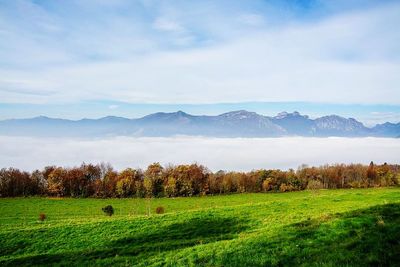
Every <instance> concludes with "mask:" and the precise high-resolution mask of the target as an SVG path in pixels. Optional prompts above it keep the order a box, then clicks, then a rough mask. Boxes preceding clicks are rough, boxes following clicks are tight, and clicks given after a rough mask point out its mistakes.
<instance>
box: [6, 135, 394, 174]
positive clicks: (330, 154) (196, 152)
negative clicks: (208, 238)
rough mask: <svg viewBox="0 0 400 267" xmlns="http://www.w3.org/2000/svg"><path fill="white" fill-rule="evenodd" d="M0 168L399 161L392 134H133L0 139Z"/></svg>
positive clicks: (263, 165) (258, 165) (214, 167)
mask: <svg viewBox="0 0 400 267" xmlns="http://www.w3.org/2000/svg"><path fill="white" fill-rule="evenodd" d="M0 151H1V152H0V167H1V168H2V167H17V168H20V169H24V170H28V171H30V170H34V169H37V168H39V169H40V168H43V167H44V166H47V165H59V166H75V165H79V164H81V163H82V162H86V163H99V162H109V163H111V164H112V165H113V166H114V167H115V168H116V169H123V168H126V167H134V168H138V167H140V168H146V166H147V165H149V164H150V163H153V162H160V163H161V164H163V165H165V164H168V163H172V164H181V163H194V162H197V163H199V164H204V165H205V166H207V167H208V168H209V169H211V170H212V171H217V170H220V169H223V170H237V171H248V170H252V169H259V168H267V169H270V168H280V169H288V168H294V169H296V168H297V167H298V166H300V165H301V164H307V165H322V164H326V163H329V164H334V163H364V164H368V163H369V162H370V161H371V160H372V161H374V162H376V163H383V162H388V163H399V159H400V157H399V156H400V139H392V138H372V137H368V138H338V137H332V138H305V137H285V138H203V137H173V138H149V137H143V138H132V137H113V138H105V139H90V140H88V139H86V140H85V139H70V138H69V139H64V138H58V139H48V138H29V137H6V136H1V137H0Z"/></svg>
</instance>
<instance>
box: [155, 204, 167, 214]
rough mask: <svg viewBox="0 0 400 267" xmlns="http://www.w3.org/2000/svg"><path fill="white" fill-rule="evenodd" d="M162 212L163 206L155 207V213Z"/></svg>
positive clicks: (163, 210)
mask: <svg viewBox="0 0 400 267" xmlns="http://www.w3.org/2000/svg"><path fill="white" fill-rule="evenodd" d="M164 212H165V209H164V207H162V206H159V207H157V208H156V213H157V214H163V213H164Z"/></svg>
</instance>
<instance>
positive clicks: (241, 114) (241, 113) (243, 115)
mask: <svg viewBox="0 0 400 267" xmlns="http://www.w3.org/2000/svg"><path fill="white" fill-rule="evenodd" d="M219 116H221V117H225V118H236V119H248V118H252V117H258V116H261V115H259V114H257V113H256V112H251V111H247V110H243V109H242V110H235V111H231V112H227V113H223V114H221V115H219Z"/></svg>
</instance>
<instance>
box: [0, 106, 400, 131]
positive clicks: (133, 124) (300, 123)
mask: <svg viewBox="0 0 400 267" xmlns="http://www.w3.org/2000/svg"><path fill="white" fill-rule="evenodd" d="M0 135H13V136H45V137H58V136H60V137H61V136H65V137H66V136H70V137H101V136H159V137H164V136H165V137H166V136H174V135H196V136H210V137H280V136H315V137H326V136H342V137H365V136H378V137H399V136H400V123H397V124H394V123H389V122H387V123H384V124H378V125H376V126H375V127H373V128H368V127H366V126H364V125H363V124H362V123H361V122H359V121H357V120H356V119H353V118H343V117H340V116H337V115H329V116H323V117H320V118H316V119H310V118H309V117H308V116H307V115H301V114H300V113H299V112H293V113H288V112H281V113H279V114H278V115H277V116H275V117H268V116H263V115H260V114H257V113H255V112H249V111H246V110H238V111H232V112H227V113H224V114H220V115H217V116H195V115H190V114H187V113H185V112H183V111H177V112H172V113H163V112H158V113H154V114H150V115H147V116H144V117H142V118H138V119H127V118H122V117H114V116H108V117H104V118H100V119H81V120H65V119H55V118H48V117H44V116H40V117H35V118H31V119H11V120H3V121H0Z"/></svg>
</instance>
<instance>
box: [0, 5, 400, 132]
mask: <svg viewBox="0 0 400 267" xmlns="http://www.w3.org/2000/svg"><path fill="white" fill-rule="evenodd" d="M398 25H400V2H399V1H368V0H365V1H361V0H360V1H351V0H347V1H345V0H337V1H317V0H315V1H256V0H255V1H152V0H141V1H127V0H114V1H106V0H97V1H96V0H86V1H85V0H83V1H82V0H80V1H78V0H70V1H50V0H49V1H45V0H43V1H40V0H37V1H33V0H32V1H22V0H3V1H0V119H5V118H12V117H32V116H37V115H47V116H52V117H65V118H82V117H101V116H104V115H120V116H126V117H137V116H141V115H143V114H146V113H148V112H154V111H173V110H177V109H183V110H185V111H187V112H191V113H195V114H215V113H219V112H224V111H227V110H228V109H240V108H246V109H250V110H254V111H258V112H261V113H264V114H267V115H273V114H274V113H277V112H279V111H282V110H288V111H293V110H299V111H300V112H302V113H308V114H310V115H312V116H319V115H325V114H331V113H336V114H339V115H344V116H348V117H356V118H358V119H360V120H363V121H364V122H366V123H367V124H373V123H376V122H382V121H386V120H389V121H400V111H399V110H400V108H399V107H400V88H399V85H400V75H399V73H400V45H399V44H400V30H399V29H398ZM218 103H235V104H218Z"/></svg>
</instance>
